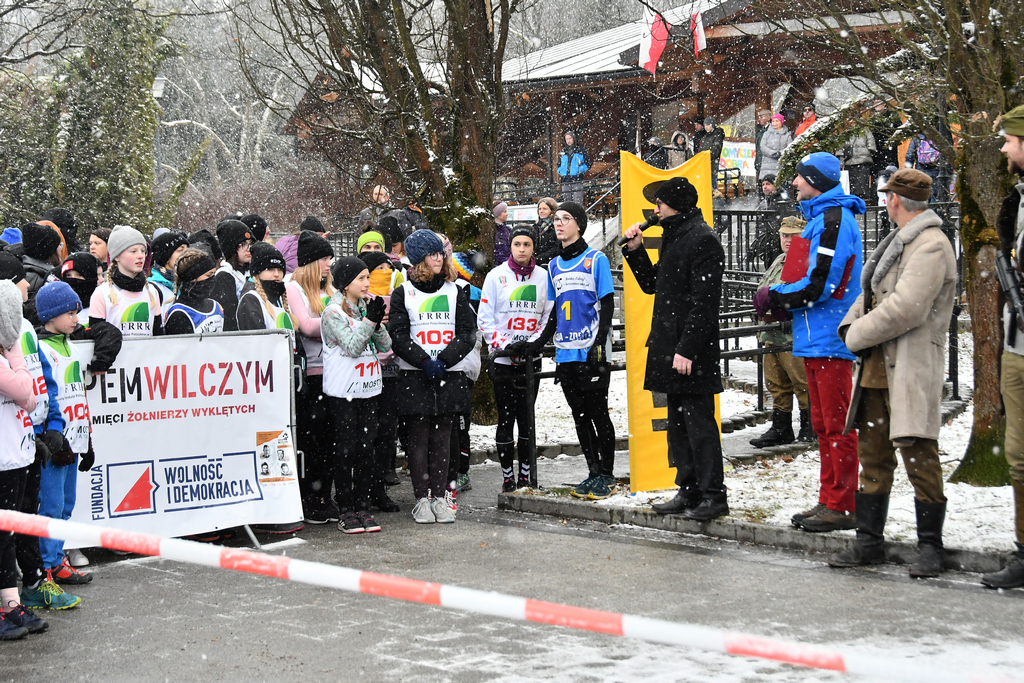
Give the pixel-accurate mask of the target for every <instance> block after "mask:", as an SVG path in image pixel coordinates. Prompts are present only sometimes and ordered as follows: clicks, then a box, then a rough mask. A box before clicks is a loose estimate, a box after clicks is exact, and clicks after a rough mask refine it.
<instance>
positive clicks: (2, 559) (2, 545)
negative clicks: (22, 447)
mask: <svg viewBox="0 0 1024 683" xmlns="http://www.w3.org/2000/svg"><path fill="white" fill-rule="evenodd" d="M27 469H28V468H26V467H19V468H17V469H14V470H4V471H2V472H0V510H20V509H21V500H22V498H23V497H24V495H25V472H26V470H27ZM37 499H38V494H37ZM37 544H38V541H37ZM17 585H18V559H17V553H16V551H15V541H14V532H13V531H0V588H15V587H17Z"/></svg>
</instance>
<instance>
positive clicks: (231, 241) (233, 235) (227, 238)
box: [217, 220, 252, 259]
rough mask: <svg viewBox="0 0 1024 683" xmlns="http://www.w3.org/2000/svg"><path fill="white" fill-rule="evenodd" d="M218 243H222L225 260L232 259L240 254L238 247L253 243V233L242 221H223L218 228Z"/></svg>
mask: <svg viewBox="0 0 1024 683" xmlns="http://www.w3.org/2000/svg"><path fill="white" fill-rule="evenodd" d="M217 241H218V242H220V248H221V251H223V252H224V258H225V259H230V258H231V257H233V256H235V255H236V254H237V253H238V247H240V246H241V245H242V243H243V242H251V241H252V233H251V232H249V226H247V225H246V224H245V223H243V222H242V221H236V220H227V221H221V223H220V225H218V226H217Z"/></svg>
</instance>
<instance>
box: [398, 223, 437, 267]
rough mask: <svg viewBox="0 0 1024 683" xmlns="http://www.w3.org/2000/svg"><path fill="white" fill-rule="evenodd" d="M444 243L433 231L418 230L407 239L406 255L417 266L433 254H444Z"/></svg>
mask: <svg viewBox="0 0 1024 683" xmlns="http://www.w3.org/2000/svg"><path fill="white" fill-rule="evenodd" d="M443 253H444V242H442V241H441V238H440V237H438V236H437V233H435V232H434V231H432V230H416V231H414V232H413V233H412V234H411V235H409V236H408V237H407V238H405V255H406V256H408V257H409V263H411V264H412V265H414V266H415V265H416V264H417V263H420V262H421V261H422V260H423V259H425V258H427V256H429V255H431V254H443Z"/></svg>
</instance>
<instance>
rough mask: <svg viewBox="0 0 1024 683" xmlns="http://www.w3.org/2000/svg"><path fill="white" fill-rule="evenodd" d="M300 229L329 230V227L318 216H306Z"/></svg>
mask: <svg viewBox="0 0 1024 683" xmlns="http://www.w3.org/2000/svg"><path fill="white" fill-rule="evenodd" d="M299 230H312V231H313V232H327V228H325V227H324V224H323V223H321V222H320V219H319V218H317V217H316V216H306V217H305V218H304V219H302V223H300V224H299Z"/></svg>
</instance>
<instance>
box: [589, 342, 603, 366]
mask: <svg viewBox="0 0 1024 683" xmlns="http://www.w3.org/2000/svg"><path fill="white" fill-rule="evenodd" d="M607 360H608V359H607V358H606V357H605V352H604V343H603V342H602V343H600V344H599V343H597V342H594V345H593V346H591V347H590V350H589V351H587V362H588V363H590V364H591V365H598V364H600V363H604V362H606V361H607Z"/></svg>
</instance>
